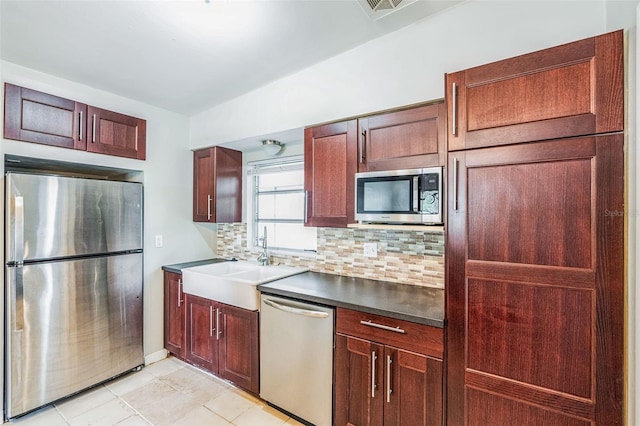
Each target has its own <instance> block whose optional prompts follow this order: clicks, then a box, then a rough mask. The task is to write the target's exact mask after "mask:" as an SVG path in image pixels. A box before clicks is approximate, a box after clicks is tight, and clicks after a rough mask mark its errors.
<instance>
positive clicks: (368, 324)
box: [360, 320, 405, 334]
mask: <svg viewBox="0 0 640 426" xmlns="http://www.w3.org/2000/svg"><path fill="white" fill-rule="evenodd" d="M360 324H362V325H366V326H369V327H374V328H381V329H383V330H387V331H393V332H395V333H401V334H404V333H405V331H404V330H403V329H401V328H400V326H397V327H389V326H388V325H384V324H378V323H375V322H371V320H368V321H365V320H362V321H360Z"/></svg>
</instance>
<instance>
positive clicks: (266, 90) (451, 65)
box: [190, 1, 606, 148]
mask: <svg viewBox="0 0 640 426" xmlns="http://www.w3.org/2000/svg"><path fill="white" fill-rule="evenodd" d="M604 32H606V27H605V6H604V3H603V2H602V1H585V2H582V1H568V2H560V1H559V2H555V1H554V2H548V1H495V2H493V1H470V2H468V3H464V4H462V5H460V6H457V7H454V8H452V9H451V10H448V11H445V12H442V13H440V14H437V15H435V16H432V17H430V18H427V19H425V20H423V21H421V22H419V23H417V24H414V25H412V26H410V27H407V28H405V29H402V30H399V31H397V32H395V33H392V34H390V35H387V36H385V37H382V38H379V39H376V40H374V41H372V42H370V43H368V44H365V45H363V46H360V47H357V48H355V49H353V50H351V51H349V52H346V53H344V54H342V55H339V56H336V57H334V58H331V59H329V60H327V61H324V62H321V63H319V64H317V65H315V66H313V67H310V68H307V69H305V70H303V71H300V72H298V73H296V74H293V75H291V76H289V77H286V78H283V79H281V80H278V81H275V82H273V83H271V84H269V85H266V86H264V87H262V88H259V89H257V90H255V91H253V92H250V93H248V94H246V95H244V96H241V97H239V98H236V99H233V100H231V101H229V102H227V103H225V104H222V105H220V106H218V107H216V108H212V109H210V110H207V111H205V112H202V113H200V114H198V115H195V116H193V117H192V118H191V128H190V130H191V139H190V147H191V148H198V147H204V146H210V145H215V144H218V143H223V142H227V141H234V140H238V139H243V138H246V137H250V136H254V135H261V134H267V133H271V132H277V131H282V130H287V129H293V128H299V127H304V126H308V125H312V124H317V123H321V122H326V121H334V120H337V119H340V118H344V117H349V116H354V115H359V114H364V113H369V112H374V111H378V110H382V109H388V108H393V107H397V106H403V105H408V104H412V103H417V102H423V101H427V100H431V99H437V98H443V97H444V80H443V76H444V74H445V73H446V72H454V71H458V70H461V69H465V68H469V67H472V66H475V65H480V64H484V63H487V62H491V61H494V60H498V59H503V58H508V57H511V56H514V55H519V54H523V53H527V52H531V51H534V50H539V49H543V48H546V47H550V46H554V45H557V44H561V43H565V42H570V41H574V40H577V39H581V38H585V37H590V36H593V35H596V34H599V33H604Z"/></svg>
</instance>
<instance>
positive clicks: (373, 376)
mask: <svg viewBox="0 0 640 426" xmlns="http://www.w3.org/2000/svg"><path fill="white" fill-rule="evenodd" d="M377 359H378V356H377V355H376V352H375V351H373V352H371V398H375V397H376V360H377Z"/></svg>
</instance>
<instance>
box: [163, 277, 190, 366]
mask: <svg viewBox="0 0 640 426" xmlns="http://www.w3.org/2000/svg"><path fill="white" fill-rule="evenodd" d="M185 331H186V315H185V300H184V293H183V292H182V274H174V273H172V272H165V273H164V347H165V349H166V350H168V351H169V352H171V353H172V354H173V355H175V356H177V357H179V358H184V356H185V338H186V333H185Z"/></svg>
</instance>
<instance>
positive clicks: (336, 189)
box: [304, 120, 358, 228]
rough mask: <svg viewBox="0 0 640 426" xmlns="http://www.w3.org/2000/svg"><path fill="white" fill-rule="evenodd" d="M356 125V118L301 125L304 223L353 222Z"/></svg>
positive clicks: (343, 225) (334, 224)
mask: <svg viewBox="0 0 640 426" xmlns="http://www.w3.org/2000/svg"><path fill="white" fill-rule="evenodd" d="M357 128H358V122H357V120H349V121H344V122H341V123H333V124H325V125H322V126H318V127H310V128H307V129H305V131H304V189H305V191H306V196H307V199H306V203H307V205H306V217H305V225H306V226H329V227H335V228H340V227H342V228H344V227H346V226H347V224H348V223H352V222H354V220H355V219H354V187H355V183H354V179H355V173H356V170H357V166H358V159H357V154H358V133H357Z"/></svg>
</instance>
